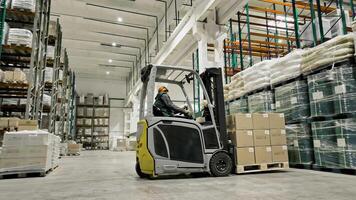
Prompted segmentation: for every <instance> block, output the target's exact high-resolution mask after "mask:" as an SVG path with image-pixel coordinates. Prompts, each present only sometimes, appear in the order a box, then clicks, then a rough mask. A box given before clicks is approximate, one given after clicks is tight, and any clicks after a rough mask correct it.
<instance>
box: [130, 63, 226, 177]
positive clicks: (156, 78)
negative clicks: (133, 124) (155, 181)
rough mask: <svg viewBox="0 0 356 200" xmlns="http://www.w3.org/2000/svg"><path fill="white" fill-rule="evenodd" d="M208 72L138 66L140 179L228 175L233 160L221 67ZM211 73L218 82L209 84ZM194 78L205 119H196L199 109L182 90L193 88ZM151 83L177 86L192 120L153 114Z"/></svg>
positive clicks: (152, 89) (152, 84) (138, 172)
mask: <svg viewBox="0 0 356 200" xmlns="http://www.w3.org/2000/svg"><path fill="white" fill-rule="evenodd" d="M209 70H210V69H209ZM212 71H214V73H211V72H209V73H208V72H205V73H203V74H202V75H201V76H200V75H199V74H198V73H197V72H195V71H194V70H191V69H186V68H177V67H172V66H161V65H159V66H158V65H149V66H146V67H145V68H143V69H142V70H141V81H142V88H141V96H140V121H139V122H138V127H137V151H136V161H137V162H136V171H137V174H138V175H139V176H140V177H157V176H161V175H177V174H186V173H197V172H210V173H211V174H212V175H214V176H226V175H228V174H230V173H231V169H232V159H231V154H230V153H229V147H228V142H227V134H226V128H225V111H224V104H223V101H224V100H223V94H222V92H223V89H222V79H221V69H218V68H214V69H213V70H212ZM212 74H214V75H215V76H216V77H218V76H220V79H219V81H220V82H221V83H219V84H217V83H216V82H215V83H213V82H211V80H212V77H211V75H212ZM207 76H209V77H210V78H209V77H207ZM194 81H195V83H198V84H199V85H200V90H201V92H202V94H203V97H204V99H205V100H206V101H207V104H208V111H209V114H210V116H211V122H209V123H198V122H196V121H195V119H196V117H197V113H199V112H198V111H197V110H194V109H193V106H192V101H191V99H192V98H190V97H189V96H188V92H187V88H188V89H189V88H193V87H192V86H193V82H194ZM156 84H168V85H175V86H176V88H180V89H181V91H182V94H183V96H184V99H185V104H186V105H187V107H188V109H189V110H190V111H191V113H193V119H186V118H182V117H163V116H155V115H154V107H153V104H154V97H155V88H156ZM189 85H190V86H189ZM205 85H208V88H209V90H210V91H207V90H206V87H205ZM218 87H220V90H219V88H218ZM176 92H178V91H176V90H174V91H172V90H171V91H170V93H176ZM218 93H219V95H218ZM212 99H213V100H214V102H212ZM213 103H214V104H213Z"/></svg>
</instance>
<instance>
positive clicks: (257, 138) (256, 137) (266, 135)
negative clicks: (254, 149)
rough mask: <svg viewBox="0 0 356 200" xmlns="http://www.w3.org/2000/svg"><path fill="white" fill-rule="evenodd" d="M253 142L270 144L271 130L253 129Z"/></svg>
mask: <svg viewBox="0 0 356 200" xmlns="http://www.w3.org/2000/svg"><path fill="white" fill-rule="evenodd" d="M253 143H254V146H269V145H271V142H270V131H269V130H253Z"/></svg>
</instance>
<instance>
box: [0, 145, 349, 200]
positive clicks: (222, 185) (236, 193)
mask: <svg viewBox="0 0 356 200" xmlns="http://www.w3.org/2000/svg"><path fill="white" fill-rule="evenodd" d="M134 162H135V154H134V152H110V151H87V152H83V153H82V155H81V156H78V157H65V158H63V159H62V160H61V163H60V167H59V168H57V169H56V170H55V171H54V172H52V173H51V174H49V175H47V176H46V177H43V178H24V179H3V180H0V199H1V200H2V199H4V200H5V199H6V200H12V199H19V200H20V199H21V200H31V199H34V200H42V199H45V200H54V199H56V200H57V199H58V200H66V199H71V200H82V199H83V200H84V199H85V200H88V199H96V200H102V199H117V200H121V199H122V200H136V199H137V200H150V199H159V200H164V199H169V200H174V199H177V200H178V199H179V200H182V199H183V200H194V199H197V200H210V199H214V200H216V199H224V200H230V199H231V200H232V199H234V200H235V199H242V200H253V199H263V200H268V199H273V200H279V199H281V200H288V199H303V200H306V199H313V200H317V199H323V200H324V199H337V200H343V199H345V200H346V199H347V200H351V199H355V197H356V190H355V185H356V177H355V176H350V175H341V174H334V173H327V172H317V171H310V170H297V169H290V170H287V171H286V172H274V173H257V174H246V175H231V176H229V177H224V178H211V177H206V178H180V179H164V180H142V179H139V178H138V177H137V176H136V174H135V171H134Z"/></svg>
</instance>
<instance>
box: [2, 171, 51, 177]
mask: <svg viewBox="0 0 356 200" xmlns="http://www.w3.org/2000/svg"><path fill="white" fill-rule="evenodd" d="M51 171H53V169H50V170H48V171H43V170H23V171H9V172H2V173H0V179H11V178H29V177H45V176H46V175H47V174H48V173H50V172H51Z"/></svg>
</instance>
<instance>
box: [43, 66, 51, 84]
mask: <svg viewBox="0 0 356 200" xmlns="http://www.w3.org/2000/svg"><path fill="white" fill-rule="evenodd" d="M45 82H47V83H52V82H53V68H51V67H46V70H45Z"/></svg>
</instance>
